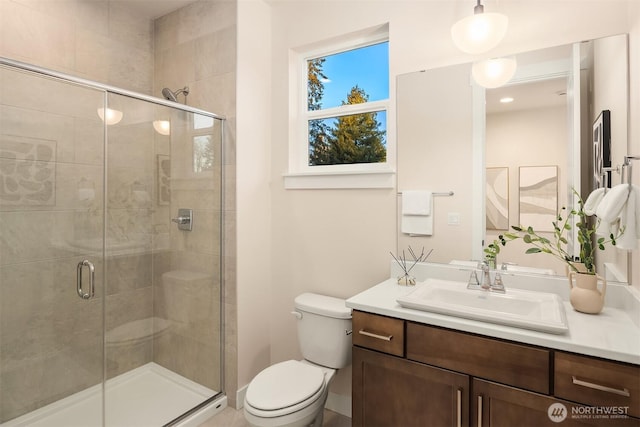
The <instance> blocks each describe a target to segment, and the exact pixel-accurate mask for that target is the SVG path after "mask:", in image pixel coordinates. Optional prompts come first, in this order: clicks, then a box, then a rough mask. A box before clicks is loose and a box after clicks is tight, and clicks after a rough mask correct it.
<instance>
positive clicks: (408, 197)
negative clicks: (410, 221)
mask: <svg viewBox="0 0 640 427" xmlns="http://www.w3.org/2000/svg"><path fill="white" fill-rule="evenodd" d="M431 197H432V194H431V191H403V192H402V215H431Z"/></svg>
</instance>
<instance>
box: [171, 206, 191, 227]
mask: <svg viewBox="0 0 640 427" xmlns="http://www.w3.org/2000/svg"><path fill="white" fill-rule="evenodd" d="M171 221H172V222H175V223H176V224H178V229H179V230H186V231H191V230H192V228H193V210H192V209H178V216H177V217H175V218H171Z"/></svg>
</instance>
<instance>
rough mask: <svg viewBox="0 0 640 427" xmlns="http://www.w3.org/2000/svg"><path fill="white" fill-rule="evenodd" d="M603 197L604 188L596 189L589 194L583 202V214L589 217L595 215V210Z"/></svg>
mask: <svg viewBox="0 0 640 427" xmlns="http://www.w3.org/2000/svg"><path fill="white" fill-rule="evenodd" d="M604 195H605V188H604V187H601V188H596V189H595V190H593V191H592V192H591V194H589V197H587V200H586V201H585V202H584V206H583V207H582V210H583V211H584V213H586V214H587V215H589V216H591V215H594V214H595V213H596V209H597V208H598V206H599V205H600V202H602V198H603V197H604Z"/></svg>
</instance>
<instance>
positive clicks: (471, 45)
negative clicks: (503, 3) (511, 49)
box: [451, 0, 509, 54]
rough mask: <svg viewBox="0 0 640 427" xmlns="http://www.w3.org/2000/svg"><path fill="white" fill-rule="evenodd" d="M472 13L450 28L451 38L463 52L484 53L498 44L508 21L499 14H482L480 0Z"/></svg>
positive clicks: (482, 8) (482, 9)
mask: <svg viewBox="0 0 640 427" xmlns="http://www.w3.org/2000/svg"><path fill="white" fill-rule="evenodd" d="M473 13H474V14H473V15H472V16H468V17H466V18H464V19H461V20H460V21H458V22H456V23H455V24H454V25H453V27H451V37H452V38H453V42H454V43H455V45H456V46H457V47H458V49H460V50H461V51H463V52H466V53H471V54H479V53H484V52H487V51H488V50H491V49H493V48H494V47H496V46H497V44H498V43H500V41H501V40H502V38H503V37H504V35H505V34H506V32H507V26H508V24H509V19H508V18H507V17H506V16H505V15H503V14H501V13H484V6H483V5H481V4H480V0H478V4H477V5H476V6H475V7H474V8H473Z"/></svg>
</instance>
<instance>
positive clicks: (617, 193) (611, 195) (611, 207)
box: [596, 184, 629, 224]
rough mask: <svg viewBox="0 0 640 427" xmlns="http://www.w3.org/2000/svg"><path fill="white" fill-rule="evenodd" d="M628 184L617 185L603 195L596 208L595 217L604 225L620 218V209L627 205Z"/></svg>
mask: <svg viewBox="0 0 640 427" xmlns="http://www.w3.org/2000/svg"><path fill="white" fill-rule="evenodd" d="M628 195H629V184H618V185H616V186H615V187H613V188H612V189H610V190H609V191H607V193H606V194H605V195H604V197H603V198H602V201H601V202H600V204H599V205H598V207H597V208H596V216H597V217H598V218H600V220H602V221H603V222H605V223H609V224H610V223H612V222H615V221H616V220H617V219H618V218H620V214H621V213H622V208H623V207H624V206H625V204H626V203H627V196H628Z"/></svg>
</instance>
